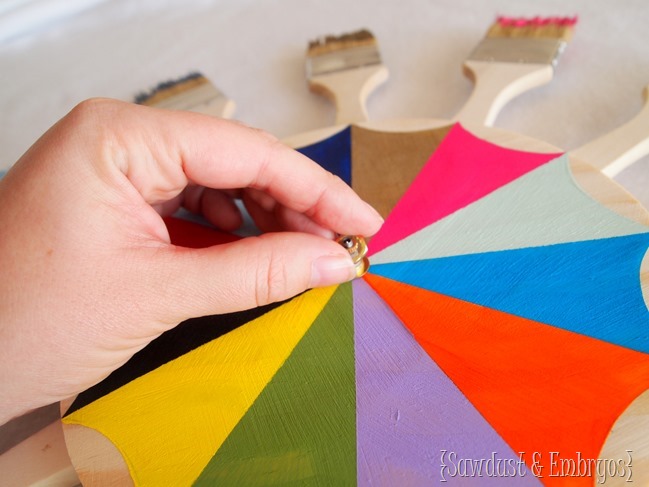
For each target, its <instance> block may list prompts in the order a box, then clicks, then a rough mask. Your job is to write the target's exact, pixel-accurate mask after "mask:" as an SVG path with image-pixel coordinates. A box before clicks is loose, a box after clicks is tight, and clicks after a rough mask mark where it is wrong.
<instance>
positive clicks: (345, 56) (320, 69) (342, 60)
mask: <svg viewBox="0 0 649 487" xmlns="http://www.w3.org/2000/svg"><path fill="white" fill-rule="evenodd" d="M375 64H381V56H380V54H379V52H378V50H377V48H376V46H359V47H355V48H353V49H346V50H344V51H336V52H331V53H325V54H319V55H317V56H311V57H310V58H308V59H307V63H306V75H307V77H308V78H311V77H312V76H319V75H322V74H328V73H335V72H337V71H344V70H346V69H349V68H358V67H360V66H372V65H375Z"/></svg>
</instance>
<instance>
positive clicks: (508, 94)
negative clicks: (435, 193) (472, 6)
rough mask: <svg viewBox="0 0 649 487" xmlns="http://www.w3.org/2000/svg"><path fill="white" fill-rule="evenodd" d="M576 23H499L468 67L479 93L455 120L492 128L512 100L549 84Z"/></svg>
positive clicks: (555, 20) (548, 20)
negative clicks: (500, 113) (502, 110)
mask: <svg viewBox="0 0 649 487" xmlns="http://www.w3.org/2000/svg"><path fill="white" fill-rule="evenodd" d="M576 23H577V17H546V18H541V17H534V18H513V17H503V16H500V17H498V18H497V19H496V21H495V22H494V23H493V24H492V25H491V27H490V28H489V30H488V31H487V35H486V37H485V38H484V39H483V40H482V41H481V42H480V44H478V46H477V47H476V48H475V49H474V50H473V52H472V53H471V54H470V55H469V57H468V59H467V60H466V61H465V62H464V66H463V68H464V74H465V75H466V76H467V77H469V78H470V79H471V80H472V81H473V82H474V83H475V87H474V89H473V93H472V94H471V96H470V98H469V100H468V101H467V102H466V103H465V105H464V106H463V107H462V109H461V110H460V112H459V113H458V114H457V116H456V117H455V120H456V121H460V122H463V123H465V124H473V125H487V126H490V125H492V124H493V121H494V120H495V118H496V116H497V115H498V113H499V112H500V110H501V109H502V108H503V106H504V105H505V104H506V103H507V102H509V101H510V100H511V99H512V98H515V97H516V96H518V95H520V94H521V93H523V92H525V91H528V90H530V89H532V88H535V87H537V86H541V85H544V84H546V83H548V82H550V81H551V80H552V76H553V74H554V68H555V67H556V65H557V62H558V60H559V57H560V56H561V53H562V52H563V51H564V49H565V47H566V45H567V44H568V42H569V41H570V39H571V37H572V33H573V31H574V27H575V24H576Z"/></svg>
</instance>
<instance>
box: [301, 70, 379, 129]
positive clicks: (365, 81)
mask: <svg viewBox="0 0 649 487" xmlns="http://www.w3.org/2000/svg"><path fill="white" fill-rule="evenodd" d="M387 79H388V69H387V68H386V67H385V66H383V65H378V66H365V67H362V68H358V69H348V70H344V71H338V72H334V73H327V74H322V75H318V76H313V77H312V78H311V79H310V80H309V88H310V90H311V91H312V92H314V93H318V94H321V95H324V96H326V97H327V98H329V99H330V100H331V101H332V102H333V103H334V104H335V106H336V122H335V124H336V125H348V124H351V123H360V122H365V121H366V120H367V109H366V102H367V98H368V97H369V95H370V94H371V93H372V92H373V91H374V90H375V89H376V88H377V87H378V86H379V85H381V84H382V83H384V82H385V81H386V80H387Z"/></svg>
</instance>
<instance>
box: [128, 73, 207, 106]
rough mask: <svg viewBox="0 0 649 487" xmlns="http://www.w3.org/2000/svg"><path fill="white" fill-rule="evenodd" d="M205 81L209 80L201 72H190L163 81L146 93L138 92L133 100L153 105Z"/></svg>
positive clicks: (139, 103)
mask: <svg viewBox="0 0 649 487" xmlns="http://www.w3.org/2000/svg"><path fill="white" fill-rule="evenodd" d="M205 83H209V80H208V79H207V78H206V77H205V76H203V75H202V74H201V73H190V74H188V75H187V76H183V77H182V78H178V79H176V80H170V81H163V82H162V83H159V84H158V85H157V86H156V87H155V88H153V89H152V90H151V91H149V92H148V93H140V94H138V95H137V96H136V97H135V100H134V101H135V103H137V104H138V105H147V106H154V105H157V104H159V103H160V102H161V101H163V100H165V99H167V98H169V97H172V96H174V95H177V94H179V93H183V92H185V91H187V90H189V89H191V88H195V87H197V86H200V85H202V84H205Z"/></svg>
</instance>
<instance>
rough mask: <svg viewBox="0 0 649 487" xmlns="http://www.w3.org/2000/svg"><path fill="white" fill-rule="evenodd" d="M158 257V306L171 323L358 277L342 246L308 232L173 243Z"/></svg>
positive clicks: (281, 297) (233, 309)
mask: <svg viewBox="0 0 649 487" xmlns="http://www.w3.org/2000/svg"><path fill="white" fill-rule="evenodd" d="M153 259H154V264H153V265H152V266H150V267H149V269H152V268H153V269H155V270H154V272H152V273H148V275H149V277H151V276H157V277H156V279H155V280H156V282H157V285H154V287H153V289H155V287H158V289H157V290H156V291H155V296H156V297H155V298H154V301H157V303H156V308H155V309H157V310H158V311H159V312H160V311H161V312H163V313H164V316H159V319H162V320H163V321H165V322H168V323H170V324H176V323H178V322H179V321H183V320H185V319H188V318H191V317H197V316H204V315H209V314H223V313H230V312H234V311H241V310H245V309H250V308H253V307H257V306H263V305H266V304H269V303H273V302H277V301H282V300H285V299H288V298H290V297H293V296H295V295H297V294H299V293H301V292H303V291H305V290H307V289H309V288H313V287H321V286H329V285H333V284H340V283H342V282H346V281H350V280H352V279H353V278H354V277H355V276H356V270H355V267H354V263H353V261H352V258H351V256H350V255H349V253H348V252H347V250H345V249H344V248H343V247H342V246H341V245H339V244H338V243H336V242H334V241H332V240H327V239H325V238H322V237H318V236H315V235H310V234H304V233H290V232H281V233H269V234H264V235H261V236H259V237H249V238H245V239H242V240H239V241H237V242H233V243H229V244H224V245H218V246H214V247H208V248H203V249H186V248H181V247H174V246H169V247H168V251H165V252H163V253H159V252H158V253H156V254H155V255H154V256H153ZM161 283H164V285H163V286H161ZM150 289H151V288H150Z"/></svg>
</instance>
